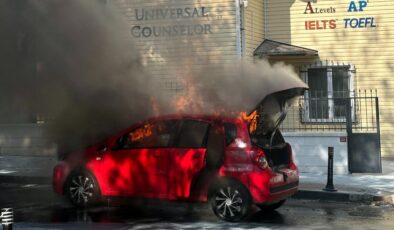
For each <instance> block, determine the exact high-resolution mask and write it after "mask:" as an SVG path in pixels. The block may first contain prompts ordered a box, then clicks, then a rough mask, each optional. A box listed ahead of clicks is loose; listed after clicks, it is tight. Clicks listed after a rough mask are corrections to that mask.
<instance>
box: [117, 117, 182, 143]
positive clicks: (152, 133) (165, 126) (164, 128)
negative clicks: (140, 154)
mask: <svg viewBox="0 0 394 230" xmlns="http://www.w3.org/2000/svg"><path fill="white" fill-rule="evenodd" d="M176 131H177V121H176V120H165V121H156V122H147V123H145V124H143V125H142V126H140V127H138V128H136V129H134V130H133V131H131V132H129V133H127V134H126V135H124V136H123V137H122V138H123V140H121V141H120V142H121V143H120V148H121V149H130V148H162V147H170V146H171V144H172V143H171V142H172V140H173V137H174V135H175V133H176ZM122 142H123V143H122Z"/></svg>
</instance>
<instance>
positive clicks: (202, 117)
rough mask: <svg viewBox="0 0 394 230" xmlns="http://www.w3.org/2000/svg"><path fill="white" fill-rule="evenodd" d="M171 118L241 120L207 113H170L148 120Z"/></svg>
mask: <svg viewBox="0 0 394 230" xmlns="http://www.w3.org/2000/svg"><path fill="white" fill-rule="evenodd" d="M170 119H195V120H206V121H222V122H235V121H239V117H235V116H222V115H207V114H168V115H161V116H156V117H151V118H149V119H147V120H146V121H154V120H170Z"/></svg>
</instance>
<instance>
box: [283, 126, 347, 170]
mask: <svg viewBox="0 0 394 230" xmlns="http://www.w3.org/2000/svg"><path fill="white" fill-rule="evenodd" d="M283 136H284V137H285V139H286V141H287V142H288V143H290V144H291V146H292V148H293V155H294V160H295V162H296V164H297V166H298V168H299V170H300V172H306V173H319V174H327V164H328V150H327V149H328V147H330V146H332V147H334V174H347V173H348V155H347V142H341V141H340V137H346V136H347V135H346V133H345V132H344V133H341V132H338V133H337V132H333V133H327V132H326V133H298V132H294V133H293V132H288V133H283Z"/></svg>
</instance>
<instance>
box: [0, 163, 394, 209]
mask: <svg viewBox="0 0 394 230" xmlns="http://www.w3.org/2000/svg"><path fill="white" fill-rule="evenodd" d="M56 163H57V159H56V157H55V156H53V157H48V156H46V157H38V156H0V183H1V182H13V183H31V184H50V183H51V179H52V178H51V177H52V170H53V167H54V166H55V164H56ZM382 167H383V173H382V174H349V175H334V186H335V188H336V189H337V190H338V191H337V192H325V191H323V190H322V189H323V188H324V187H325V186H326V183H327V175H325V174H324V172H322V173H320V174H312V173H301V174H300V185H299V190H300V191H299V192H298V193H297V194H296V195H295V198H299V199H318V200H333V201H342V202H343V201H346V202H348V201H353V202H366V203H370V202H374V201H377V202H381V203H390V204H394V196H393V195H394V160H393V159H392V160H389V159H382Z"/></svg>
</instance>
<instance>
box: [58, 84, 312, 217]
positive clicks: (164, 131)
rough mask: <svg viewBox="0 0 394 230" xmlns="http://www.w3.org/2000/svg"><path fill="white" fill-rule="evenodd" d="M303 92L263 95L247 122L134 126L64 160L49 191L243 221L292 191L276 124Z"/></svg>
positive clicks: (161, 121) (291, 168) (170, 121)
mask: <svg viewBox="0 0 394 230" xmlns="http://www.w3.org/2000/svg"><path fill="white" fill-rule="evenodd" d="M304 90H305V87H304V84H303V83H302V84H301V83H300V84H299V85H297V87H294V88H289V89H287V90H284V91H280V92H276V93H273V94H271V95H268V96H266V97H265V98H264V99H263V100H262V101H261V102H260V103H259V104H258V107H256V108H255V110H254V111H255V112H254V113H255V115H254V119H249V118H250V116H249V117H247V118H245V117H243V118H242V116H240V117H223V116H209V115H200V116H199V115H170V116H162V117H156V118H152V119H149V120H146V121H143V122H139V123H137V124H135V125H132V126H131V127H129V128H127V129H125V130H123V131H121V132H119V133H117V134H115V135H113V136H112V137H110V138H108V139H107V140H104V141H102V142H100V143H98V144H95V145H92V146H90V147H88V148H86V149H84V150H82V151H79V152H74V153H71V154H69V155H68V157H67V158H66V159H65V160H64V161H62V162H60V163H59V164H58V165H57V166H55V168H54V175H53V185H54V190H55V191H56V192H57V193H60V194H65V195H67V196H69V198H70V200H71V202H72V203H74V204H75V205H77V206H87V205H89V204H91V203H93V202H94V201H96V200H97V198H99V197H114V196H116V197H138V198H156V199H166V200H189V201H198V202H206V201H209V202H210V204H211V206H212V209H213V211H214V213H215V214H216V215H217V216H218V217H220V218H222V219H224V220H228V221H238V220H241V219H242V218H244V217H245V216H247V214H248V213H249V211H250V207H251V205H252V204H256V205H257V206H259V207H260V208H262V209H266V210H273V209H276V208H278V207H279V206H281V205H282V204H283V203H284V201H285V199H286V198H288V197H290V196H291V195H293V194H294V193H296V192H297V189H298V179H299V176H298V169H297V166H296V165H295V164H294V162H293V157H292V150H291V146H290V145H289V144H288V143H286V142H285V140H284V139H283V136H282V135H281V133H280V132H279V130H278V126H279V125H280V123H281V122H282V121H283V119H284V118H285V115H286V107H287V106H288V101H289V100H290V99H292V98H294V97H295V96H297V95H302V94H303V91H304ZM251 114H253V113H251ZM252 118H253V117H252Z"/></svg>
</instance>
